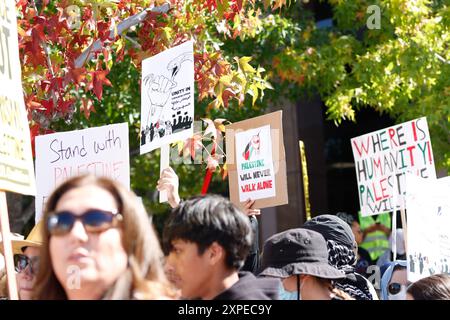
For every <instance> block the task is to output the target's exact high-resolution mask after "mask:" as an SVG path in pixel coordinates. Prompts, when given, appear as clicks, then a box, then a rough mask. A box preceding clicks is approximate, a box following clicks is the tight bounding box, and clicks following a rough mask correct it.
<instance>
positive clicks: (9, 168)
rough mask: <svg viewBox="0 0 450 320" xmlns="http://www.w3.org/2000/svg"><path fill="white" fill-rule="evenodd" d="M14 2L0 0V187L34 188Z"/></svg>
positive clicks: (25, 190) (27, 191) (24, 190)
mask: <svg viewBox="0 0 450 320" xmlns="http://www.w3.org/2000/svg"><path fill="white" fill-rule="evenodd" d="M17 37H18V36H17V20H16V7H15V2H14V1H12V0H2V1H0V84H1V85H0V190H9V191H14V192H18V193H23V194H30V195H34V194H35V191H36V187H35V180H34V170H33V158H32V153H31V142H30V130H29V127H28V121H27V114H26V109H25V103H24V100H23V92H22V80H21V79H22V75H21V74H22V72H21V69H20V60H19V44H18V40H17V39H18V38H17Z"/></svg>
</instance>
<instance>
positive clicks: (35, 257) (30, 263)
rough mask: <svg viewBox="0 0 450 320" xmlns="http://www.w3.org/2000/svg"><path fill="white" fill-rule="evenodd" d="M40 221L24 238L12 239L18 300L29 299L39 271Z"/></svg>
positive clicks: (41, 238)
mask: <svg viewBox="0 0 450 320" xmlns="http://www.w3.org/2000/svg"><path fill="white" fill-rule="evenodd" d="M43 227H44V225H43V223H42V222H41V221H40V222H38V223H37V224H36V225H35V226H34V228H33V229H32V230H31V232H30V233H29V235H28V236H27V238H26V239H25V240H13V241H12V247H13V253H14V264H15V267H16V272H17V274H16V279H17V290H18V291H19V298H20V300H31V297H32V293H33V289H34V284H35V281H36V276H37V273H38V272H39V262H40V261H39V260H40V253H41V252H40V250H41V246H42V244H43V237H42V231H43V230H42V229H43Z"/></svg>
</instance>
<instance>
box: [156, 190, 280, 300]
mask: <svg viewBox="0 0 450 320" xmlns="http://www.w3.org/2000/svg"><path fill="white" fill-rule="evenodd" d="M252 238H253V234H252V231H251V227H250V222H249V220H248V217H247V216H246V215H245V214H244V213H243V212H241V211H240V210H239V209H238V208H237V207H236V206H235V205H233V204H232V203H231V202H230V201H229V200H227V199H225V198H223V197H221V196H218V195H205V196H196V197H192V198H190V199H189V200H186V201H182V202H181V203H180V204H179V205H178V206H177V207H176V208H175V209H173V210H172V212H171V214H170V216H169V218H168V219H167V221H166V225H165V227H164V232H163V245H164V249H165V251H166V254H167V256H168V257H167V264H168V265H169V267H170V268H171V270H173V272H174V273H175V275H176V278H177V279H178V281H177V283H176V285H177V286H178V287H179V288H180V289H181V295H182V297H183V298H185V299H202V300H271V299H276V298H277V293H278V288H279V286H280V282H279V281H278V280H274V279H258V278H256V277H255V276H254V275H253V274H252V273H250V272H245V271H243V272H239V269H240V268H241V267H242V265H243V264H244V261H245V258H246V257H247V255H248V253H249V250H250V247H251V244H252V240H253V239H252Z"/></svg>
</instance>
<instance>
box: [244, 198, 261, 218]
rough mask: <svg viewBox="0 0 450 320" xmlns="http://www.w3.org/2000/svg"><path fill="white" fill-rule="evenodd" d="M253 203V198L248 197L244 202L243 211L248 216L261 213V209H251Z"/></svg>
mask: <svg viewBox="0 0 450 320" xmlns="http://www.w3.org/2000/svg"><path fill="white" fill-rule="evenodd" d="M254 204H255V200H251V199H248V200H247V201H245V203H244V213H245V214H246V215H248V216H259V215H260V214H261V210H259V209H252V207H253V205H254Z"/></svg>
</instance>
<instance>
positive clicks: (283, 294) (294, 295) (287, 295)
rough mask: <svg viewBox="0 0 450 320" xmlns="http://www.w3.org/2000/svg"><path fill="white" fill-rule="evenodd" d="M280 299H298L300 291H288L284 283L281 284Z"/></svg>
mask: <svg viewBox="0 0 450 320" xmlns="http://www.w3.org/2000/svg"><path fill="white" fill-rule="evenodd" d="M278 299H279V300H298V292H296V291H287V290H285V289H284V287H283V285H281V286H280V289H279V290H278Z"/></svg>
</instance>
